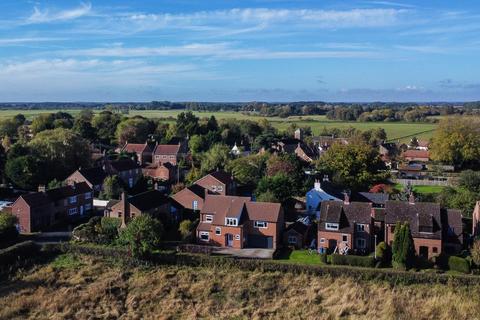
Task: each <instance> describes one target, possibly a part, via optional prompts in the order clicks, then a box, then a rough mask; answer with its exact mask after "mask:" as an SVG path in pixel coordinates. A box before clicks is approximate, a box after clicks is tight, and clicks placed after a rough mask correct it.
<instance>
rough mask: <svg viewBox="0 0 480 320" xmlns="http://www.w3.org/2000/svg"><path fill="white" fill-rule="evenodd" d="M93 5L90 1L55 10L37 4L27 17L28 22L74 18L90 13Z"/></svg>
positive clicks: (47, 21) (46, 21)
mask: <svg viewBox="0 0 480 320" xmlns="http://www.w3.org/2000/svg"><path fill="white" fill-rule="evenodd" d="M91 11H92V5H91V4H90V3H82V4H81V5H80V6H79V7H76V8H72V9H68V10H57V11H53V10H50V9H44V10H42V9H39V8H38V7H37V6H35V7H34V8H33V13H32V14H31V15H30V16H29V17H28V18H27V19H26V21H25V23H26V24H36V23H49V22H56V21H67V20H74V19H78V18H80V17H83V16H86V15H88V14H90V13H91Z"/></svg>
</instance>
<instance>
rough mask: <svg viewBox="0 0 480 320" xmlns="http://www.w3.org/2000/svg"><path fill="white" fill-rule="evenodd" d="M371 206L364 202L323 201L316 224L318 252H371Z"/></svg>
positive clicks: (346, 199)
mask: <svg viewBox="0 0 480 320" xmlns="http://www.w3.org/2000/svg"><path fill="white" fill-rule="evenodd" d="M373 213H374V211H373V207H372V204H371V203H367V202H350V201H349V199H348V196H346V198H345V201H343V202H341V201H324V202H322V204H321V208H320V220H319V223H318V251H319V252H321V253H325V252H334V253H347V252H351V251H353V252H354V253H367V252H370V251H371V250H373V246H374V244H373V236H374V235H373V230H374V229H373Z"/></svg>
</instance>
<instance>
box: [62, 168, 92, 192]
mask: <svg viewBox="0 0 480 320" xmlns="http://www.w3.org/2000/svg"><path fill="white" fill-rule="evenodd" d="M74 182H77V183H80V182H86V183H87V184H88V186H89V187H90V188H92V189H93V185H92V184H91V183H90V182H89V181H87V180H85V178H84V177H83V176H82V175H81V174H80V172H78V171H75V172H74V173H72V174H71V175H70V176H69V177H68V178H67V184H69V185H72V184H73V183H74Z"/></svg>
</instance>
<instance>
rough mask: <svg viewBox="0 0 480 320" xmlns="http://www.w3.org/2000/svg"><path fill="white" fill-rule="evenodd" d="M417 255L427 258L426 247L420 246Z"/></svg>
mask: <svg viewBox="0 0 480 320" xmlns="http://www.w3.org/2000/svg"><path fill="white" fill-rule="evenodd" d="M419 256H420V257H422V258H425V259H428V247H425V246H420V252H419Z"/></svg>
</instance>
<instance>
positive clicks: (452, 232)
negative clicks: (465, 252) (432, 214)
mask: <svg viewBox="0 0 480 320" xmlns="http://www.w3.org/2000/svg"><path fill="white" fill-rule="evenodd" d="M462 218H463V216H462V211H461V210H456V209H448V210H443V211H442V226H443V228H442V229H443V238H444V239H445V240H446V241H447V242H450V243H459V244H461V243H463V236H462V235H463V221H462Z"/></svg>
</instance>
